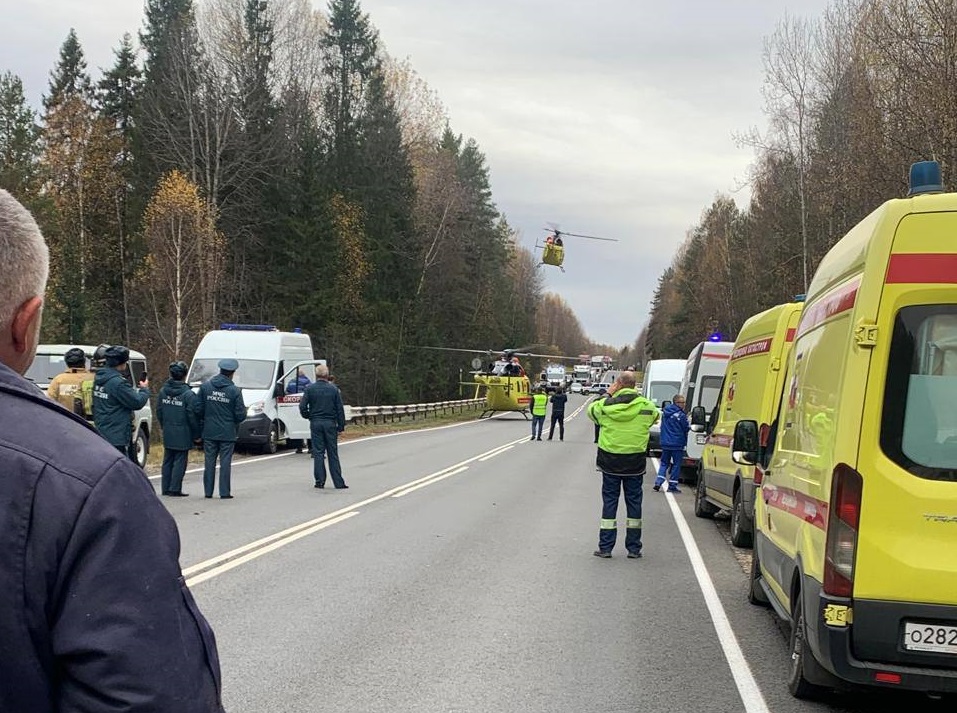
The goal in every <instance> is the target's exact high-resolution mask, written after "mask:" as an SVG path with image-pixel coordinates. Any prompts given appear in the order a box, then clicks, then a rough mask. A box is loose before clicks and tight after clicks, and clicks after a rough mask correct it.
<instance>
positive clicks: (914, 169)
mask: <svg viewBox="0 0 957 713" xmlns="http://www.w3.org/2000/svg"><path fill="white" fill-rule="evenodd" d="M943 191H944V183H943V181H941V179H940V164H939V163H937V161H918V162H917V163H914V164H911V167H910V192H909V193H908V194H907V195H908V196H916V195H920V194H921V193H943Z"/></svg>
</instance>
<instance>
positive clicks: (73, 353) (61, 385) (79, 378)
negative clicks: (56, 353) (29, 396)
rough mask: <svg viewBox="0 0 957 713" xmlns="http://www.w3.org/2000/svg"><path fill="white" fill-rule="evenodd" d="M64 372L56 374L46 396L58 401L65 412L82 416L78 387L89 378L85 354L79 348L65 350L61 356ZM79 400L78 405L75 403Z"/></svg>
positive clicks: (81, 403) (81, 402) (81, 401)
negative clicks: (64, 363)
mask: <svg viewBox="0 0 957 713" xmlns="http://www.w3.org/2000/svg"><path fill="white" fill-rule="evenodd" d="M63 361H65V362H66V371H64V372H63V373H62V374H57V375H56V376H54V377H53V379H52V381H50V385H49V386H48V387H47V396H49V397H50V398H51V399H53V400H54V401H58V402H59V403H60V405H61V406H63V408H65V409H66V410H67V411H70V412H72V413H75V414H77V415H80V416H82V415H83V400H82V395H81V392H80V387H81V386H82V385H83V382H84V381H86V380H87V379H89V378H90V372H89V371H87V368H86V353H85V352H84V351H83V350H82V349H80V348H79V347H73V348H71V349H67V352H66V354H64V355H63ZM78 400H79V402H80V403H79V404H77V401H78Z"/></svg>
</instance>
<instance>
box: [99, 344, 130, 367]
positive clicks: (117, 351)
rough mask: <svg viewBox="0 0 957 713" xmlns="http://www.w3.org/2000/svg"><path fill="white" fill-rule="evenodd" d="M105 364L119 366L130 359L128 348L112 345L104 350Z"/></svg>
mask: <svg viewBox="0 0 957 713" xmlns="http://www.w3.org/2000/svg"><path fill="white" fill-rule="evenodd" d="M104 356H105V357H106V365H107V366H119V365H120V364H125V363H126V362H128V361H129V360H130V350H129V349H127V348H126V347H123V346H119V345H117V346H112V347H109V348H108V349H107V350H106V354H105V355H104Z"/></svg>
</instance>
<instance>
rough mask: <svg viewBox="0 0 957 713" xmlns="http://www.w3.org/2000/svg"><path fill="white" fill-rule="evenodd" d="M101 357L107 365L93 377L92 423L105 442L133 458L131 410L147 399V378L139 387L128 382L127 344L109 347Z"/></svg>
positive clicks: (134, 409) (134, 448) (134, 455)
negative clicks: (126, 373)
mask: <svg viewBox="0 0 957 713" xmlns="http://www.w3.org/2000/svg"><path fill="white" fill-rule="evenodd" d="M104 357H105V359H106V366H104V367H103V368H102V369H100V370H99V371H97V372H96V376H95V377H93V425H95V426H96V430H97V431H99V432H100V435H101V436H103V438H105V439H106V440H107V442H108V443H110V444H111V445H113V446H116V448H117V450H119V452H120V453H122V454H124V455H125V456H127V457H128V458H129V459H130V460H131V461H134V462H135V461H136V447H135V446H134V445H133V443H132V441H133V412H134V411H139V410H140V409H141V408H143V407H144V406H146V404H147V403H149V400H150V390H149V389H148V388H147V386H149V381H148V380H147V379H145V378H144V379H143V380H142V381H141V382H140V383H139V385H138V388H134V387H133V385H132V384H130V382H129V380H128V379H127V378H126V376H125V372H126V371H127V369H128V368H129V363H128V362H129V360H130V350H129V349H127V348H126V347H123V346H112V347H108V348H107V349H106V352H105V353H104Z"/></svg>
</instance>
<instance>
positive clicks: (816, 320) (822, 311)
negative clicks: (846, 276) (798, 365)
mask: <svg viewBox="0 0 957 713" xmlns="http://www.w3.org/2000/svg"><path fill="white" fill-rule="evenodd" d="M860 287H861V278H860V277H858V278H855V279H854V280H853V281H851V282H850V283H848V284H846V285H844V286H843V287H839V288H837V289H836V290H833V291H832V292H831V293H830V294H828V295H825V296H824V297H822V298H821V299H820V300H818V301H817V302H815V303H814V304H812V305H810V306H809V307H807V308H806V309H805V310H804V314H803V315H802V316H801V323H800V324H799V325H798V337H801V336H802V335H804V334H807V333H808V332H810V331H811V330H812V329H814V328H815V327H816V326H818V325H819V324H821V323H822V322H826V321H827V320H829V319H830V318H831V317H836V316H837V315H839V314H841V313H842V312H847V311H848V310H849V309H854V303H855V302H857V291H858V289H860Z"/></svg>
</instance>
